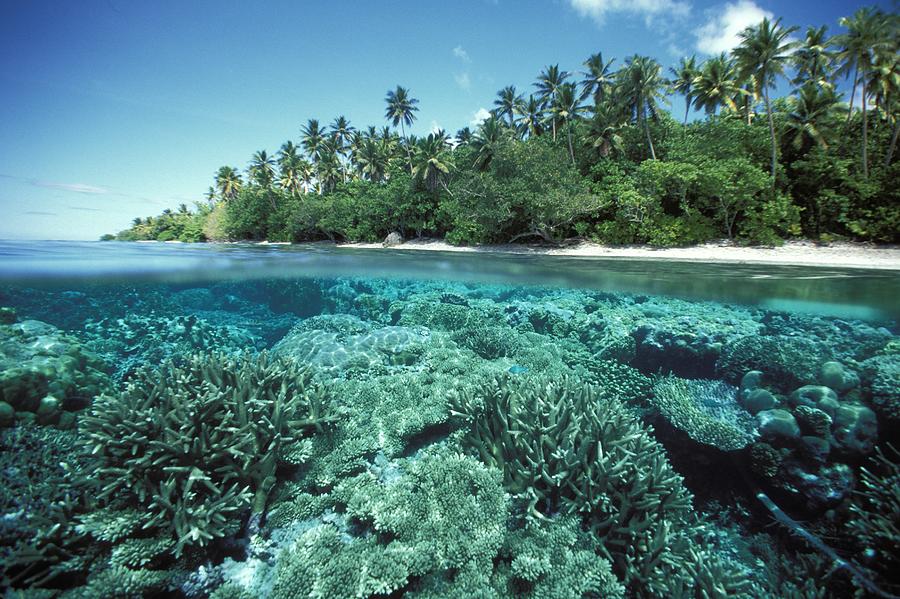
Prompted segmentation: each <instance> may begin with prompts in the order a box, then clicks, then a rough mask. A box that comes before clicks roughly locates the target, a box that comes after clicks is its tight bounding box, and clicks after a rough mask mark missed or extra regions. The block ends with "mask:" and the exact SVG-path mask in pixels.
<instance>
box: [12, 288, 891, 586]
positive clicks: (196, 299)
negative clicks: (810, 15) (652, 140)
mask: <svg viewBox="0 0 900 599" xmlns="http://www.w3.org/2000/svg"><path fill="white" fill-rule="evenodd" d="M117 296H118V297H120V298H121V301H122V305H117V304H116V303H115V302H116V298H117ZM0 297H2V298H3V300H4V302H5V303H8V305H13V306H16V307H18V308H19V312H18V313H19V314H29V315H30V316H34V315H36V314H47V315H48V317H50V316H52V317H53V318H54V319H55V320H53V321H52V322H59V323H67V326H68V325H71V328H72V331H71V332H70V333H66V334H63V333H62V332H61V331H60V330H58V329H55V328H54V327H51V326H49V325H46V324H43V323H40V322H36V321H29V320H25V321H23V322H18V321H17V318H18V317H17V315H16V313H15V312H14V311H12V310H0V351H2V355H0V383H2V384H0V389H2V392H3V396H2V397H0V454H2V455H0V484H2V488H0V504H2V505H0V508H2V517H0V562H2V566H0V584H2V585H3V586H4V587H9V588H11V589H13V590H12V591H11V592H12V593H14V594H13V595H12V596H23V597H24V596H31V597H43V596H48V597H49V596H60V597H68V598H81V597H85V598H86V597H117V596H184V597H188V598H191V599H193V598H198V599H199V598H202V597H212V598H215V599H249V598H250V597H259V598H261V599H268V598H271V597H278V598H288V599H292V598H294V597H329V598H331V597H387V596H404V597H411V598H417V599H423V598H428V599H431V598H435V599H436V598H438V597H497V598H500V597H510V596H515V597H533V598H535V599H538V598H547V597H553V598H569V597H570V598H572V599H577V598H580V597H611V598H616V597H625V596H629V597H631V596H634V597H725V596H728V597H739V598H747V599H749V598H750V597H760V596H785V597H801V596H804V597H808V596H821V597H826V596H828V593H831V595H832V596H849V594H851V593H852V586H853V585H854V584H855V585H857V586H859V587H860V588H861V590H862V591H864V592H869V593H876V594H877V592H880V590H879V589H885V590H887V591H890V592H894V593H896V591H897V590H898V588H900V586H898V585H897V584H896V580H893V579H892V577H895V574H894V572H895V571H896V570H897V568H896V566H897V565H898V564H897V563H896V559H895V558H896V556H895V555H894V552H893V546H894V545H895V544H896V539H897V535H898V531H897V530H896V529H897V527H896V526H895V524H896V514H895V513H894V512H896V511H898V510H900V508H898V506H897V503H898V501H897V497H896V495H897V494H896V489H895V487H896V486H897V485H896V484H894V483H895V482H896V480H895V479H897V477H898V474H897V465H896V463H897V458H898V457H900V456H898V455H897V454H896V452H894V450H893V449H892V448H890V446H889V445H888V444H886V443H885V440H887V441H890V440H891V439H892V438H893V436H895V435H896V432H895V430H896V427H895V426H894V423H896V421H897V420H898V416H897V414H900V407H898V406H900V399H898V398H900V396H898V389H900V379H898V376H900V374H898V373H900V361H898V356H900V351H898V349H897V348H898V347H900V344H898V343H897V342H896V337H895V335H894V334H893V333H892V332H891V330H890V329H888V328H883V327H879V326H878V325H877V324H876V323H871V324H867V323H861V322H852V321H847V320H840V319H834V318H819V317H809V316H801V315H797V314H787V313H780V312H775V311H771V310H762V309H757V308H750V307H746V308H745V307H741V306H725V305H721V304H716V303H712V302H689V301H684V300H679V299H674V298H668V297H661V296H651V295H633V294H625V293H603V292H596V291H589V290H576V289H554V288H550V287H546V288H532V287H522V286H501V285H474V284H464V283H459V282H456V283H443V282H429V281H405V280H403V281H401V280H387V279H384V280H382V279H372V278H350V277H339V278H323V279H316V278H304V279H278V280H276V279H266V280H259V281H249V280H247V281H228V282H220V283H214V284H210V285H196V284H191V283H190V282H186V283H184V284H181V283H179V284H170V285H157V284H154V285H144V286H128V285H115V286H113V285H110V286H97V287H96V288H91V287H85V288H83V289H80V290H71V291H66V292H57V291H53V292H46V293H43V292H41V291H39V290H3V291H2V292H0ZM54 303H56V305H58V306H61V308H60V311H61V312H65V313H64V314H63V313H61V314H58V315H57V314H53V306H54ZM85 323H87V327H86V328H85ZM265 347H269V348H271V349H270V350H269V351H268V352H266V351H262V350H263V348H265ZM260 351H261V352H262V353H257V352H260ZM94 352H99V353H100V354H102V355H103V356H104V357H106V359H107V360H108V361H109V363H110V364H109V367H110V368H111V370H112V372H113V379H114V380H115V381H116V383H117V388H118V391H117V392H116V393H111V392H109V391H108V389H110V388H112V387H110V386H109V384H108V380H107V378H106V376H105V375H103V373H102V372H101V370H102V368H104V365H103V364H102V362H101V361H100V360H99V359H98V358H97V357H95V356H94ZM92 398H93V399H92ZM89 402H91V403H90V409H89V410H87V411H84V410H82V411H81V412H80V413H78V411H77V410H78V409H79V408H83V407H86V406H87V405H88V404H89ZM47 424H54V425H55V426H46V425H47ZM651 424H652V425H653V426H649V425H651ZM654 427H655V428H654ZM662 443H664V444H665V445H663V444H662ZM879 443H881V445H880V446H879ZM867 457H868V458H869V462H868V463H866V462H865V460H866V458H867ZM864 463H865V464H866V465H865V466H864V467H863V468H860V466H861V465H863V464H864ZM673 464H674V465H673ZM710 464H715V465H716V469H712V468H710ZM729 464H734V465H735V469H734V470H735V472H733V473H732V472H727V471H725V470H727V465H729ZM744 465H746V466H748V469H747V470H748V471H747V472H745V474H746V475H747V476H746V479H748V482H749V483H750V484H749V485H745V484H744V481H745V477H744V476H738V475H737V472H738V470H740V471H742V473H744V472H743V470H744ZM720 467H721V468H722V469H721V470H720V469H719V468H720ZM697 471H702V474H703V476H695V474H696V472H697ZM707 472H714V473H715V476H706V473H707ZM682 475H684V476H685V478H683V477H682ZM753 487H759V489H755V490H754V493H753V494H747V489H748V488H753ZM763 489H764V491H762V490H763ZM757 491H760V492H761V493H762V495H763V496H764V497H766V498H767V499H768V494H771V496H772V497H774V498H776V499H777V501H778V502H779V504H781V505H782V506H783V508H784V511H782V510H781V508H779V507H778V506H775V509H774V511H773V510H772V509H771V508H768V504H766V503H765V501H764V500H763V499H756V497H755V493H756V492H757ZM692 492H694V493H696V496H694V495H693V494H692ZM768 501H770V502H771V500H768ZM759 502H762V503H759ZM759 505H762V506H764V507H767V508H768V510H769V511H768V514H771V515H769V516H767V513H766V512H764V511H763V510H759V509H755V510H751V509H750V508H751V506H757V507H759ZM772 505H773V506H774V503H772ZM848 505H849V506H850V507H849V508H848ZM895 508H897V509H895ZM788 513H790V514H791V515H788ZM761 516H762V518H761ZM772 518H775V520H776V521H777V522H780V523H781V524H782V525H783V526H781V527H778V528H776V529H771V528H769V529H766V530H767V531H773V530H775V531H776V532H775V534H774V535H769V534H764V533H760V532H758V531H759V530H760V527H761V525H763V524H768V523H770V522H771V520H772ZM794 518H796V520H795V519H794ZM801 521H802V522H803V525H802V526H801V525H800V522H801ZM801 529H802V530H803V532H799V530H801ZM788 534H790V535H791V536H792V537H794V538H793V539H789V538H785V537H787V535H788ZM797 539H800V541H798V540H797ZM825 540H827V541H828V543H827V544H826V543H825ZM822 547H825V549H823V548H822ZM831 547H833V549H831ZM798 548H799V549H800V550H802V551H807V550H814V551H816V552H818V553H811V554H801V555H799V556H798V555H793V554H796V553H797V551H798ZM829 551H831V552H832V553H834V555H838V556H839V557H838V561H836V562H835V563H836V564H837V568H836V571H837V572H839V574H834V573H833V572H832V570H830V569H829V561H832V562H834V561H835V560H834V558H833V557H830V556H831V555H832V554H831V553H829ZM819 554H821V555H819ZM851 555H852V556H853V558H852V560H850V558H849V557H847V556H851ZM840 556H844V557H840ZM845 558H846V559H845ZM804 576H807V577H813V578H815V580H803V577H804ZM798 581H802V582H798ZM876 584H877V585H879V586H875V585H876ZM873 589H875V590H873Z"/></svg>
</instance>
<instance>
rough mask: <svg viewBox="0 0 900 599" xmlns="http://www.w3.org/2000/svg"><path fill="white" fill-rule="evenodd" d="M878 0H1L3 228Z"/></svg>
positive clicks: (197, 193) (167, 193)
mask: <svg viewBox="0 0 900 599" xmlns="http://www.w3.org/2000/svg"><path fill="white" fill-rule="evenodd" d="M867 4H868V3H867ZM862 5H863V4H856V3H853V2H839V1H835V0H816V1H812V0H798V1H793V2H771V1H766V0H753V1H751V0H735V1H733V2H727V1H725V2H710V1H708V0H556V1H550V0H547V1H537V0H470V1H463V0H460V1H454V2H446V1H441V2H439V1H432V0H421V1H408V2H399V1H387V0H385V1H381V2H349V1H347V2H344V1H331V2H289V1H286V2H260V3H253V4H251V3H239V2H221V1H219V2H214V1H210V2H177V1H174V0H160V1H159V2H123V1H120V0H106V1H98V2H94V1H89V0H83V1H80V2H43V1H39V0H33V1H27V2H22V1H15V2H14V1H10V0H0V107H2V110H0V209H2V216H3V218H2V219H0V238H6V239H14V238H19V239H21V238H24V239H96V238H97V237H99V236H100V235H101V234H102V233H105V232H116V231H119V230H121V229H123V228H125V227H127V226H128V225H129V224H130V222H131V220H132V218H134V217H135V216H148V215H151V214H158V213H159V212H161V211H162V210H163V209H164V208H175V207H176V206H178V204H180V203H187V204H188V205H189V206H190V205H193V202H195V201H198V200H201V199H202V198H203V194H204V192H205V191H206V189H207V187H208V186H209V185H210V184H211V182H212V177H213V173H214V172H215V170H216V169H217V168H218V167H219V166H221V165H223V164H230V165H233V166H237V167H240V168H242V169H243V168H244V167H245V166H246V165H247V162H248V160H249V159H250V156H251V154H252V153H253V152H254V151H256V150H261V149H266V150H268V151H269V152H270V153H273V152H275V151H277V149H278V147H279V146H280V145H281V143H282V142H284V141H285V140H287V139H294V140H297V139H298V137H299V130H300V126H301V124H303V123H305V122H306V119H308V118H318V119H319V120H320V121H324V122H326V123H328V122H331V121H332V120H333V118H334V117H335V116H337V115H339V114H343V115H345V116H347V117H348V118H349V119H350V121H351V123H352V124H353V125H355V126H357V127H364V126H366V125H369V124H374V125H378V126H379V127H380V126H382V125H384V124H385V121H384V96H385V93H386V91H387V90H388V89H389V88H392V87H394V86H395V85H397V84H402V85H404V86H405V87H408V88H410V90H411V91H412V94H413V96H414V97H416V98H418V99H419V101H420V104H419V106H420V111H419V113H418V121H417V122H416V123H415V126H414V127H413V130H412V131H413V132H414V133H419V134H421V133H427V132H428V131H429V130H430V129H432V128H433V127H443V128H445V129H447V130H448V131H450V132H454V131H456V130H457V129H458V128H460V127H462V126H465V125H468V124H470V123H473V122H477V118H478V115H479V114H483V111H484V110H485V109H489V108H491V105H492V102H493V99H494V96H495V94H496V92H497V90H499V89H500V88H501V87H504V86H506V85H510V84H513V85H516V86H517V88H519V89H520V90H524V91H528V90H530V89H532V88H531V85H532V82H533V81H534V78H535V76H536V75H537V74H538V72H539V71H540V70H541V69H542V68H543V67H544V66H545V65H548V64H554V63H559V64H560V66H561V68H563V69H566V70H569V71H577V70H579V69H580V68H581V62H582V61H583V60H584V59H585V58H586V57H587V56H588V55H590V54H591V53H593V52H597V51H602V52H603V54H604V56H605V57H609V58H611V57H616V58H617V59H618V60H617V63H616V65H618V64H621V61H622V59H623V58H624V57H626V56H628V55H630V54H634V53H640V54H648V55H651V56H654V57H656V58H657V59H659V60H660V62H662V63H663V64H664V65H666V66H669V65H672V64H674V63H676V62H677V60H678V58H679V57H681V56H683V55H685V54H690V53H697V54H698V55H699V56H704V55H708V54H710V53H713V52H718V51H721V50H724V49H727V48H728V47H729V46H730V45H731V44H732V43H733V40H734V33H736V32H737V31H738V30H740V28H742V27H743V26H746V25H749V24H753V23H755V22H758V20H759V19H760V18H761V16H762V15H765V14H770V15H775V16H781V17H783V18H784V22H785V23H786V24H796V25H801V26H803V27H805V26H806V25H819V24H828V25H829V26H830V27H831V28H832V30H835V29H836V21H837V19H838V18H839V17H840V16H844V15H848V14H850V13H851V12H853V11H854V10H856V9H857V8H859V7H860V6H862ZM883 6H884V7H885V8H888V6H889V5H888V4H887V3H885V4H884V5H883ZM672 110H673V112H674V113H676V114H681V113H682V111H683V110H684V103H683V101H682V100H680V99H678V98H674V99H673V101H672Z"/></svg>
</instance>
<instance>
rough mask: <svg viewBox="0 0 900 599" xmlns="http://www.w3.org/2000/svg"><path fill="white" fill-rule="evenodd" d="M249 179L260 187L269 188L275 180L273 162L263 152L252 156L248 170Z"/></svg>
mask: <svg viewBox="0 0 900 599" xmlns="http://www.w3.org/2000/svg"><path fill="white" fill-rule="evenodd" d="M248 172H249V174H250V178H251V179H253V182H254V183H256V184H257V185H259V186H260V187H269V186H270V185H272V181H274V180H275V160H273V159H272V158H271V157H270V156H269V155H268V154H266V151H265V150H260V151H259V152H256V153H255V154H253V158H251V159H250V167H249V169H248Z"/></svg>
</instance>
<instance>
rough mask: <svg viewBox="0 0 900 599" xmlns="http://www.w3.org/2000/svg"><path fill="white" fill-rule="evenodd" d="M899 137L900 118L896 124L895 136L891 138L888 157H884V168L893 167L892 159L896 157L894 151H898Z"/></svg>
mask: <svg viewBox="0 0 900 599" xmlns="http://www.w3.org/2000/svg"><path fill="white" fill-rule="evenodd" d="M898 135H900V118H898V119H897V122H896V123H894V134H893V135H892V136H891V145H890V146H888V151H887V156H885V157H884V168H887V167H889V166H891V158H893V157H894V150H896V149H897V136H898Z"/></svg>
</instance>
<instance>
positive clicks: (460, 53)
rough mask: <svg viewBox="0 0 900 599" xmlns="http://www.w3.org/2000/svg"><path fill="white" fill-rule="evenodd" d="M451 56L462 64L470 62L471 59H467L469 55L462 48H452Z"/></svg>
mask: <svg viewBox="0 0 900 599" xmlns="http://www.w3.org/2000/svg"><path fill="white" fill-rule="evenodd" d="M453 56H455V57H457V58H458V59H460V60H461V61H463V62H472V59H471V58H469V53H468V52H466V51H465V50H464V49H463V47H462V46H457V47H455V48H453Z"/></svg>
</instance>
